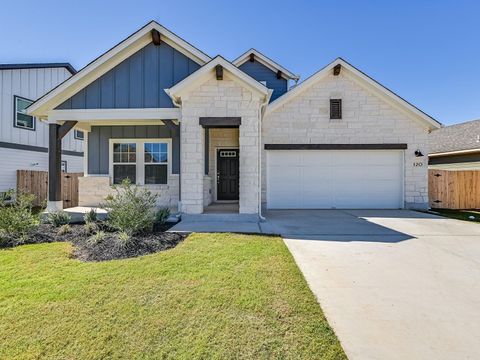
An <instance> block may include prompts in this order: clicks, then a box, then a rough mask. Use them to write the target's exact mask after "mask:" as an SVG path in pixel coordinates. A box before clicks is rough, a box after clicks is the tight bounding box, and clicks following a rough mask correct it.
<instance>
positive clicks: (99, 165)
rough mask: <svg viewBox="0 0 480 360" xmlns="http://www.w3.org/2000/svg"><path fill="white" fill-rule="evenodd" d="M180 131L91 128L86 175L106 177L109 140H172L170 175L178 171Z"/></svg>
mask: <svg viewBox="0 0 480 360" xmlns="http://www.w3.org/2000/svg"><path fill="white" fill-rule="evenodd" d="M179 134H180V131H179V129H178V126H177V127H176V128H175V129H172V130H170V129H169V128H168V127H167V126H165V125H133V126H92V130H91V132H90V133H88V173H89V174H91V175H108V171H109V160H110V157H109V152H110V149H109V139H147V138H152V139H158V138H168V139H172V164H171V167H172V173H173V174H178V173H179V172H180V171H179V170H180V137H179Z"/></svg>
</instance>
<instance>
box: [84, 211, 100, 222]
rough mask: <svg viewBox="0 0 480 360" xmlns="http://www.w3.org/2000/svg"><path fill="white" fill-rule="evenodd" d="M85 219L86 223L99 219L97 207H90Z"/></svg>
mask: <svg viewBox="0 0 480 360" xmlns="http://www.w3.org/2000/svg"><path fill="white" fill-rule="evenodd" d="M83 220H84V221H85V224H88V223H94V222H96V221H97V212H96V210H95V209H90V211H89V212H87V213H85V215H84V217H83Z"/></svg>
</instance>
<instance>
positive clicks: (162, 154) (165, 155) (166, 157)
mask: <svg viewBox="0 0 480 360" xmlns="http://www.w3.org/2000/svg"><path fill="white" fill-rule="evenodd" d="M167 160H168V156H167V154H166V153H161V154H160V162H167Z"/></svg>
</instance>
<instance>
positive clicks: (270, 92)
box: [258, 89, 273, 220]
mask: <svg viewBox="0 0 480 360" xmlns="http://www.w3.org/2000/svg"><path fill="white" fill-rule="evenodd" d="M272 93H273V90H271V89H268V95H267V96H266V97H265V100H264V101H263V102H262V103H261V104H260V109H259V114H258V115H259V116H258V119H259V122H258V217H259V218H260V220H266V219H265V217H263V216H262V120H263V115H264V114H265V110H266V109H267V105H268V102H269V101H270V97H271V96H272Z"/></svg>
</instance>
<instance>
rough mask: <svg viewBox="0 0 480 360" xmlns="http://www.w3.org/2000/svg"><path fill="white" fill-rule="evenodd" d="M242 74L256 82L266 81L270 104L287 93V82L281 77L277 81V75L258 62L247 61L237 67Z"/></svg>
mask: <svg viewBox="0 0 480 360" xmlns="http://www.w3.org/2000/svg"><path fill="white" fill-rule="evenodd" d="M238 68H239V69H240V70H242V71H243V72H244V73H246V74H248V75H250V76H251V77H252V78H254V79H255V80H257V81H266V82H267V88H269V89H272V90H273V93H272V97H271V98H270V102H272V101H273V100H275V99H276V98H278V97H279V96H281V95H283V94H285V93H286V92H287V87H288V82H287V80H285V79H284V78H283V77H282V78H281V79H277V73H276V72H274V71H272V70H270V69H269V68H268V67H266V66H265V65H263V64H261V63H259V62H258V61H256V60H255V61H253V62H251V61H247V62H245V63H243V64H242V65H240V66H239V67H238Z"/></svg>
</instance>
